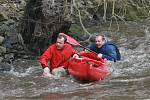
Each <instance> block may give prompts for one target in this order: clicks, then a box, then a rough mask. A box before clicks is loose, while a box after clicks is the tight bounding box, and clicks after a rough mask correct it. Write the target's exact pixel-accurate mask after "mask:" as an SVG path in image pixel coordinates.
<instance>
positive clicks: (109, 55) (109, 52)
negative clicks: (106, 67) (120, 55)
mask: <svg viewBox="0 0 150 100" xmlns="http://www.w3.org/2000/svg"><path fill="white" fill-rule="evenodd" d="M102 58H106V59H107V60H110V61H114V62H115V61H116V60H117V53H116V48H115V47H114V46H113V45H109V46H107V48H106V54H102Z"/></svg>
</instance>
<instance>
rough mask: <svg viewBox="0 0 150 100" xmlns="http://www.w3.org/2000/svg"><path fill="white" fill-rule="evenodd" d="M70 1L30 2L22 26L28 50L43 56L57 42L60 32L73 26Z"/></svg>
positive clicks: (39, 0) (44, 0) (40, 0)
mask: <svg viewBox="0 0 150 100" xmlns="http://www.w3.org/2000/svg"><path fill="white" fill-rule="evenodd" d="M70 2H71V1H70V0H57V1H55V0H29V1H28V3H27V5H26V9H25V13H24V17H23V19H22V24H21V34H22V37H23V39H24V42H25V44H27V46H28V48H29V49H30V50H32V51H34V52H35V54H41V53H42V52H43V51H44V50H45V49H46V48H47V46H48V45H49V44H50V43H53V42H55V40H56V37H57V35H58V34H59V32H64V33H68V31H69V28H70V26H71V17H70V10H69V9H70V6H71V5H70V4H71V3H70Z"/></svg>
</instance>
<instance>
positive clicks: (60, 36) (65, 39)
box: [57, 34, 67, 43]
mask: <svg viewBox="0 0 150 100" xmlns="http://www.w3.org/2000/svg"><path fill="white" fill-rule="evenodd" d="M57 38H59V39H62V38H64V43H66V42H67V37H66V36H65V35H61V34H60V35H58V37H57Z"/></svg>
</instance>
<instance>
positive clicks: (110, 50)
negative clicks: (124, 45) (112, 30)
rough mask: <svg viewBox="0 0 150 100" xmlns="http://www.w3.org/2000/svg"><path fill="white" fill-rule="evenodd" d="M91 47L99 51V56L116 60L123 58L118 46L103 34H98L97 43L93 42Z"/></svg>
mask: <svg viewBox="0 0 150 100" xmlns="http://www.w3.org/2000/svg"><path fill="white" fill-rule="evenodd" d="M89 49H90V50H92V51H94V52H96V53H98V55H97V57H98V58H103V59H104V58H106V59H107V60H110V61H114V62H116V61H117V60H120V59H121V56H120V52H119V49H118V47H117V46H116V45H115V44H113V43H112V42H110V41H106V40H105V37H104V36H102V35H98V36H96V38H95V43H94V44H91V45H90V47H89Z"/></svg>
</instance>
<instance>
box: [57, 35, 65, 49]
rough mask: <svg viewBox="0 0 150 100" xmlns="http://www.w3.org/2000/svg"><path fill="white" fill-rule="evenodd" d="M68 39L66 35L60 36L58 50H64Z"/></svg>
mask: <svg viewBox="0 0 150 100" xmlns="http://www.w3.org/2000/svg"><path fill="white" fill-rule="evenodd" d="M66 41H67V38H66V36H64V35H58V37H57V40H56V46H57V48H58V49H62V48H63V47H64V44H65V43H66Z"/></svg>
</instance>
